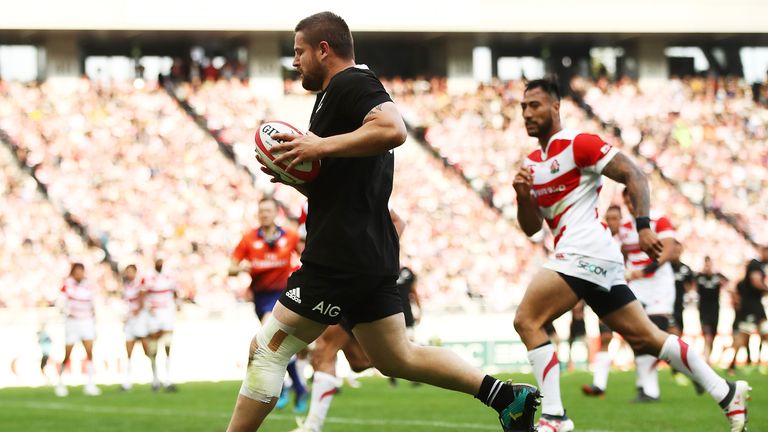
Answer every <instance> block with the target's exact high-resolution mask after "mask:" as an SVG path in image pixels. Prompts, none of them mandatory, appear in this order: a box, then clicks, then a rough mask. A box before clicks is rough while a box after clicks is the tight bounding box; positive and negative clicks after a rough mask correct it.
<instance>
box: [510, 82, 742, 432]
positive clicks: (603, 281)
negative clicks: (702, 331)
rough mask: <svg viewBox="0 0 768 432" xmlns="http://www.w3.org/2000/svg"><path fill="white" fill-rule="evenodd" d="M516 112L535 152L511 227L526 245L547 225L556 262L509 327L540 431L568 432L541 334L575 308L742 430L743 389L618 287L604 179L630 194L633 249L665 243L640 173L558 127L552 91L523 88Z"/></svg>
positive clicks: (619, 262)
mask: <svg viewBox="0 0 768 432" xmlns="http://www.w3.org/2000/svg"><path fill="white" fill-rule="evenodd" d="M521 108H522V114H523V118H524V120H525V127H526V130H527V132H528V135H530V136H532V137H536V138H537V139H538V141H539V145H540V147H541V148H540V149H537V150H535V151H533V152H532V153H531V154H530V155H528V157H527V158H526V159H525V161H524V163H523V166H522V168H521V169H520V171H519V172H518V173H517V175H516V176H515V179H514V182H513V184H514V187H515V191H516V192H517V204H518V210H517V219H518V222H519V223H520V226H521V228H522V229H523V231H524V232H525V233H526V234H527V235H529V236H532V235H534V234H536V233H537V232H538V231H540V230H541V229H542V224H543V221H544V220H545V219H546V221H547V225H549V228H550V229H551V230H552V232H553V234H554V236H555V254H554V257H553V258H552V259H551V260H550V261H549V262H547V263H546V264H545V265H544V267H543V268H542V269H541V271H540V272H539V273H538V274H537V275H536V276H535V277H534V278H533V280H532V281H531V283H530V284H529V286H528V288H527V290H526V293H525V295H524V297H523V300H522V302H521V304H520V306H519V308H518V310H517V314H516V316H515V320H514V325H515V329H516V330H517V332H518V333H519V334H520V337H521V338H522V340H523V343H524V344H525V345H526V348H527V349H528V359H529V360H530V362H531V365H532V366H533V371H534V374H535V376H536V379H537V381H538V383H539V386H540V387H541V391H542V394H543V395H544V396H543V401H542V416H541V418H540V420H539V427H538V430H539V431H571V430H573V429H574V423H573V421H572V420H571V419H570V418H568V417H567V416H566V413H565V408H564V407H563V403H562V400H561V398H560V369H559V362H558V359H557V354H556V351H555V347H554V346H553V345H552V343H551V342H550V341H549V339H548V337H547V334H546V332H545V330H544V326H545V325H546V324H547V323H549V322H551V321H553V320H554V319H555V318H558V317H559V316H560V315H562V314H563V313H565V312H566V311H568V310H570V309H572V308H573V307H574V306H575V305H576V303H577V302H578V301H579V300H580V299H584V300H585V301H586V303H587V304H588V305H589V306H590V307H591V308H592V310H594V311H595V313H597V315H598V316H599V317H600V318H601V319H602V320H603V322H605V323H606V324H607V325H608V326H610V327H611V328H612V329H613V330H614V331H616V332H618V333H620V334H621V335H622V336H623V337H624V338H625V339H626V340H627V342H629V344H630V345H631V346H632V348H633V349H634V350H635V352H636V353H645V354H650V355H653V356H656V357H658V358H659V359H662V360H665V361H667V362H668V363H670V364H671V365H672V366H673V367H675V368H676V369H678V370H680V371H681V372H683V373H685V374H686V375H688V376H689V377H691V378H692V379H693V380H695V381H697V382H698V383H700V384H701V385H702V386H703V387H704V388H705V389H706V390H707V392H708V393H709V394H710V395H712V397H713V398H714V399H715V401H717V402H718V403H719V404H720V406H721V407H722V408H723V410H724V411H725V414H726V418H727V419H728V421H729V422H730V424H731V431H743V430H745V428H746V403H747V397H748V392H749V386H748V384H747V383H746V382H745V381H737V382H735V383H729V382H727V381H726V380H724V379H723V378H721V377H720V376H718V375H717V374H716V373H715V372H714V371H713V370H712V368H710V367H709V365H708V364H707V362H706V361H704V359H703V358H701V356H699V355H698V353H697V352H696V350H691V349H689V347H688V345H687V344H686V343H685V342H683V341H682V340H681V339H679V338H678V337H677V336H674V335H671V334H669V333H666V332H664V331H662V330H660V329H659V328H658V327H656V326H655V325H654V324H653V322H651V320H650V319H649V318H648V315H647V314H646V313H645V311H644V310H643V307H642V305H641V304H640V302H639V301H637V299H636V298H635V296H634V294H632V291H631V290H630V289H629V287H628V286H627V284H626V281H625V280H624V262H623V261H624V260H623V256H622V254H621V251H620V250H619V248H618V247H617V246H616V244H615V243H614V242H613V240H612V238H611V234H610V232H609V231H608V229H607V228H606V227H605V226H604V225H602V224H601V223H600V220H599V219H598V214H597V203H598V193H599V191H600V188H601V178H602V176H603V175H605V176H606V177H609V178H611V179H613V180H615V181H617V182H619V183H622V184H624V185H626V186H627V190H628V194H629V199H630V200H631V202H632V205H633V208H634V210H635V214H636V227H637V232H638V244H639V246H640V249H641V250H643V251H644V252H646V253H647V254H648V255H649V256H650V257H651V258H652V259H654V260H655V259H658V258H659V256H660V255H661V254H662V252H663V244H662V242H661V241H660V240H659V238H658V237H657V235H656V233H655V232H654V231H653V230H652V229H651V227H650V218H649V211H650V210H649V208H650V193H649V190H648V181H647V179H646V178H645V175H644V174H643V172H642V171H641V170H640V169H639V168H638V167H637V165H635V164H634V163H633V162H632V161H631V160H630V159H629V158H628V157H627V156H626V155H624V154H623V153H621V152H619V151H618V150H617V149H615V148H613V147H612V146H611V145H610V144H607V143H605V142H604V141H603V140H601V139H600V137H598V136H596V135H590V134H585V133H580V132H579V131H573V130H566V129H563V128H562V126H561V124H560V94H559V90H558V88H557V85H556V84H555V83H553V82H551V81H549V80H534V81H531V82H529V83H528V85H527V86H526V90H525V93H524V95H523V100H522V102H521Z"/></svg>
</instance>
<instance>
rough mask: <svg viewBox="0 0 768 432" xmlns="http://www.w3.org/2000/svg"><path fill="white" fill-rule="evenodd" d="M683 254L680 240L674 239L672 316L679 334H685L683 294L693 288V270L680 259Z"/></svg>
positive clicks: (671, 262) (671, 261)
mask: <svg viewBox="0 0 768 432" xmlns="http://www.w3.org/2000/svg"><path fill="white" fill-rule="evenodd" d="M682 256H683V244H682V243H680V241H678V240H675V247H674V253H673V254H672V259H671V260H670V262H669V263H670V264H671V265H672V272H673V273H674V275H675V307H674V313H673V318H674V319H675V324H676V325H677V328H678V329H679V331H680V334H685V323H684V321H683V309H684V308H685V295H686V293H689V292H691V291H692V290H693V288H694V282H693V270H692V269H691V268H690V267H689V266H688V265H686V264H685V263H683V262H682V261H680V258H681V257H682Z"/></svg>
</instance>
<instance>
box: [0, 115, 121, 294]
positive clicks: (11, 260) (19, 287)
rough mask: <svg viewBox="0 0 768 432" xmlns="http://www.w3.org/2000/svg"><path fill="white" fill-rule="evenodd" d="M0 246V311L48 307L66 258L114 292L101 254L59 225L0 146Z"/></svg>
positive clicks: (55, 213) (54, 213)
mask: <svg viewBox="0 0 768 432" xmlns="http://www.w3.org/2000/svg"><path fill="white" fill-rule="evenodd" d="M7 108H8V106H7V104H5V103H4V102H3V101H2V100H0V118H5V117H6V114H7V113H8V112H7ZM1 121H2V120H0V122H1ZM0 243H2V245H3V247H2V248H0V307H7V308H16V309H23V308H29V307H35V306H47V305H49V304H52V303H53V302H54V301H55V300H56V297H57V295H58V292H59V288H61V282H62V279H63V275H66V274H67V273H68V272H69V266H70V260H72V259H75V260H79V261H81V262H83V263H85V265H87V266H88V267H89V268H90V269H91V275H90V277H91V278H92V279H93V280H95V281H97V283H98V284H99V285H101V286H104V287H111V288H112V289H114V286H115V283H116V281H115V279H114V277H113V276H112V272H111V270H110V269H109V266H108V265H105V264H102V263H101V262H102V259H103V258H104V252H103V251H102V250H101V249H99V248H98V247H95V246H89V245H88V244H87V243H86V242H85V241H83V239H82V238H81V237H80V236H79V235H78V234H77V233H76V232H75V231H74V230H73V229H72V228H71V227H69V226H68V225H67V224H66V222H64V219H63V218H62V217H61V214H60V213H59V210H58V209H56V208H55V207H54V206H53V205H52V204H51V203H50V202H49V201H48V200H47V199H46V198H45V197H44V196H43V195H42V194H41V193H40V192H39V191H38V189H37V184H36V183H35V181H34V179H32V177H30V176H29V175H27V174H25V173H23V172H21V170H20V169H19V167H18V166H17V165H16V163H15V161H14V160H13V157H12V155H11V153H10V151H9V150H8V149H7V148H5V147H2V146H0Z"/></svg>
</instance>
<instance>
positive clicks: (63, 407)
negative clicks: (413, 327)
mask: <svg viewBox="0 0 768 432" xmlns="http://www.w3.org/2000/svg"><path fill="white" fill-rule="evenodd" d="M3 406H4V407H16V408H27V409H35V410H56V411H70V412H85V413H103V414H132V415H151V416H187V417H190V416H191V417H208V418H222V419H226V418H229V416H230V414H229V413H222V412H214V411H201V410H198V409H193V410H174V409H168V408H136V407H116V406H96V405H80V404H78V405H72V404H68V403H64V402H38V401H6V402H4V403H3ZM269 417H270V418H275V419H278V420H293V419H294V416H290V415H284V414H270V415H269ZM325 421H326V422H328V423H337V424H346V425H368V426H411V427H424V428H427V427H431V428H451V429H453V428H456V429H457V430H466V429H475V430H495V431H497V430H499V426H490V425H480V424H474V423H454V422H446V421H431V420H398V419H386V420H385V419H375V418H374V419H370V418H369V419H361V418H353V417H328V418H326V420H325ZM582 432H606V431H600V430H582Z"/></svg>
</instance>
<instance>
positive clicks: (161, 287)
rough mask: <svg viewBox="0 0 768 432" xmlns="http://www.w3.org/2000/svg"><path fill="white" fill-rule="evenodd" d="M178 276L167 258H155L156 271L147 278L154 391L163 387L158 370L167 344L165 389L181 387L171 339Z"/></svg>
mask: <svg viewBox="0 0 768 432" xmlns="http://www.w3.org/2000/svg"><path fill="white" fill-rule="evenodd" d="M177 288H178V284H177V282H176V278H175V277H174V276H173V275H171V274H170V272H168V271H167V269H164V263H163V260H162V259H160V258H158V259H156V260H155V268H154V271H153V272H151V273H150V274H149V275H148V276H147V277H145V278H144V307H145V308H146V309H147V310H148V317H147V329H148V332H149V337H148V339H149V340H148V342H147V348H148V352H147V355H148V356H149V359H150V363H151V365H152V391H158V390H160V387H161V384H160V378H159V377H158V373H157V353H158V351H159V350H160V348H161V346H162V347H165V383H164V384H163V385H164V387H165V390H166V391H168V392H175V391H177V388H176V385H175V384H173V381H172V380H171V341H172V340H173V324H174V321H175V318H176V308H177V304H176V298H177V295H178V294H177V291H176V290H177Z"/></svg>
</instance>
